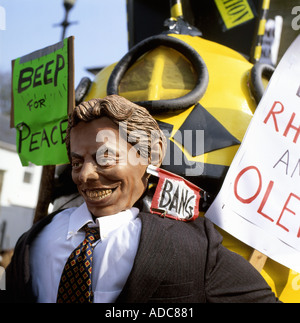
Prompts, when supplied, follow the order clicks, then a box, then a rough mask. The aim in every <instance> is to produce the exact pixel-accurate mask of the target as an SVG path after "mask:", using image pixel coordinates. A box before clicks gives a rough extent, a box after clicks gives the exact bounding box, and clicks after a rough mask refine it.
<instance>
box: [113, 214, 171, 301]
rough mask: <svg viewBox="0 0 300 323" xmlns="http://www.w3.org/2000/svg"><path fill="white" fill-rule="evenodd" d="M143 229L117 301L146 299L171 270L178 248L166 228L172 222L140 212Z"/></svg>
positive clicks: (168, 227)
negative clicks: (128, 273) (130, 267)
mask: <svg viewBox="0 0 300 323" xmlns="http://www.w3.org/2000/svg"><path fill="white" fill-rule="evenodd" d="M139 217H140V218H141V220H142V232H141V239H140V244H139V248H138V251H137V255H136V258H135V261H134V264H133V268H132V271H131V273H130V275H129V277H128V280H127V282H126V284H125V287H124V288H123V291H122V292H121V294H120V296H119V297H118V299H117V302H122V303H126V302H129V303H134V302H139V303H143V302H147V301H148V299H149V297H151V295H152V294H153V293H154V291H155V290H156V289H157V287H158V286H159V285H160V283H161V281H162V280H163V279H164V277H165V275H167V274H168V272H169V270H171V268H172V265H173V262H174V259H175V257H176V248H175V246H174V244H173V242H172V240H171V239H169V238H168V234H167V231H168V230H169V229H170V227H171V226H173V223H174V222H173V221H170V220H164V219H162V218H159V217H158V216H157V215H152V214H149V213H140V215H139Z"/></svg>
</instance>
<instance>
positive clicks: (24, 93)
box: [11, 37, 74, 166]
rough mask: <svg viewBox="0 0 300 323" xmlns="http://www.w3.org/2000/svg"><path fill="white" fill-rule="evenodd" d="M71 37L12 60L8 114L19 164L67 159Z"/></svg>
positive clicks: (71, 85) (71, 95)
mask: <svg viewBox="0 0 300 323" xmlns="http://www.w3.org/2000/svg"><path fill="white" fill-rule="evenodd" d="M73 41H74V37H69V38H67V39H65V40H64V41H62V42H59V43H57V44H54V45H52V46H49V47H46V48H44V49H41V50H38V51H36V52H33V53H31V54H28V55H26V56H23V57H20V58H17V59H16V60H14V61H13V62H12V118H11V126H13V127H15V128H16V130H17V138H16V145H17V151H18V154H19V157H20V160H21V162H22V165H23V166H27V165H28V163H29V162H32V163H33V164H36V165H58V164H65V163H68V157H67V150H66V146H65V136H66V128H67V124H68V120H67V118H68V111H70V110H71V109H72V108H73V105H74V72H73V70H74V60H73V56H74V55H73Z"/></svg>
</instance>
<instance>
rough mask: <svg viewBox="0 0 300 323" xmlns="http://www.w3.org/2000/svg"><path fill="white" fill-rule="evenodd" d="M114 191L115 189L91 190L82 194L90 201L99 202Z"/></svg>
mask: <svg viewBox="0 0 300 323" xmlns="http://www.w3.org/2000/svg"><path fill="white" fill-rule="evenodd" d="M114 191H115V188H113V189H93V190H85V191H84V193H85V195H86V196H87V197H88V198H89V199H90V200H91V201H101V200H102V199H104V198H105V197H108V196H110V195H111V194H112V193H113V192H114Z"/></svg>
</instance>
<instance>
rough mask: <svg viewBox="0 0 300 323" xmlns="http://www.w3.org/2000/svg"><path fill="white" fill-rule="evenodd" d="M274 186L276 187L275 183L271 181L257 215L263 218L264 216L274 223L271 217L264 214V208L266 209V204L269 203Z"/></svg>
mask: <svg viewBox="0 0 300 323" xmlns="http://www.w3.org/2000/svg"><path fill="white" fill-rule="evenodd" d="M273 186H274V182H273V181H270V183H269V185H268V188H267V190H266V193H265V195H264V197H263V200H262V201H261V204H260V206H259V208H258V210H257V213H259V214H261V215H262V216H264V217H265V218H267V219H268V220H270V221H271V222H274V220H273V219H272V218H271V217H269V216H268V215H267V214H265V213H263V208H264V207H265V205H266V203H267V200H268V199H269V196H270V193H271V191H272V189H273Z"/></svg>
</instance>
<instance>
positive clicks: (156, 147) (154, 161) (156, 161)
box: [149, 139, 163, 167]
mask: <svg viewBox="0 0 300 323" xmlns="http://www.w3.org/2000/svg"><path fill="white" fill-rule="evenodd" d="M162 156H163V151H162V143H161V141H160V140H159V139H157V140H156V141H155V142H154V143H152V145H151V157H150V158H149V164H150V165H153V166H156V167H159V166H160V165H161V163H162Z"/></svg>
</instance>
